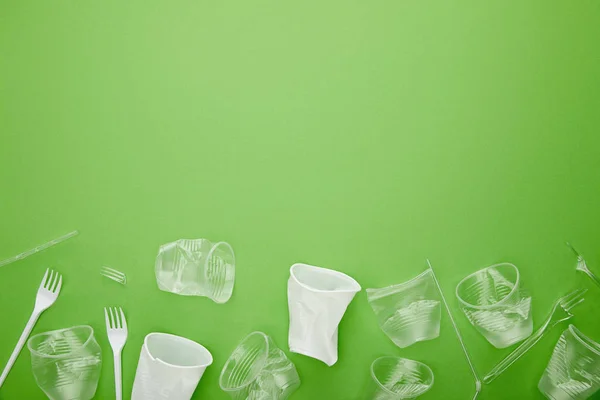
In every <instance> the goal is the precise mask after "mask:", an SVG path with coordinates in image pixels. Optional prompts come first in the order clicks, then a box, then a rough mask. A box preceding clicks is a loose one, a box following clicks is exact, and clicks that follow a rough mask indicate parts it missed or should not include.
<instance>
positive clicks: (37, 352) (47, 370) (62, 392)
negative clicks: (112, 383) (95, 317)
mask: <svg viewBox="0 0 600 400" xmlns="http://www.w3.org/2000/svg"><path fill="white" fill-rule="evenodd" d="M27 347H28V348H29V351H30V352H31V368H32V370H33V376H34V378H35V381H36V383H37V384H38V386H39V387H40V389H42V391H43V392H44V393H45V394H46V396H48V398H49V399H51V400H73V399H76V400H90V399H92V398H93V397H94V395H95V394H96V389H97V387H98V380H99V379H100V372H101V371H102V352H101V350H100V346H99V345H98V342H96V338H94V329H92V327H91V326H87V325H81V326H75V327H72V328H68V329H60V330H56V331H51V332H44V333H40V334H37V335H35V336H32V337H31V338H30V339H29V341H28V342H27Z"/></svg>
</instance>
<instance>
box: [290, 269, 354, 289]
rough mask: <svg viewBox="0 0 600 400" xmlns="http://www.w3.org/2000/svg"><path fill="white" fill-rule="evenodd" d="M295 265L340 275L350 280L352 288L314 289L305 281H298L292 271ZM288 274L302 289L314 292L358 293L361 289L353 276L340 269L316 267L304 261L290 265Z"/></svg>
mask: <svg viewBox="0 0 600 400" xmlns="http://www.w3.org/2000/svg"><path fill="white" fill-rule="evenodd" d="M296 267H309V268H311V269H316V270H320V271H322V272H325V273H326V274H329V275H335V276H341V277H343V278H344V279H346V280H348V281H349V282H350V284H351V285H352V286H353V287H354V288H353V289H342V290H322V289H315V288H313V287H311V286H308V285H307V284H305V283H302V282H300V280H299V279H298V278H297V277H296V274H295V273H294V269H296ZM290 276H291V277H292V278H293V279H294V281H295V282H296V283H297V284H298V285H300V286H302V287H303V288H304V289H306V290H309V291H311V292H315V293H358V292H360V291H361V290H362V287H361V286H360V284H359V283H358V282H357V281H356V279H354V278H353V277H351V276H350V275H348V274H345V273H343V272H341V271H337V270H335V269H329V268H323V267H317V266H316V265H310V264H304V263H296V264H294V265H292V266H291V267H290Z"/></svg>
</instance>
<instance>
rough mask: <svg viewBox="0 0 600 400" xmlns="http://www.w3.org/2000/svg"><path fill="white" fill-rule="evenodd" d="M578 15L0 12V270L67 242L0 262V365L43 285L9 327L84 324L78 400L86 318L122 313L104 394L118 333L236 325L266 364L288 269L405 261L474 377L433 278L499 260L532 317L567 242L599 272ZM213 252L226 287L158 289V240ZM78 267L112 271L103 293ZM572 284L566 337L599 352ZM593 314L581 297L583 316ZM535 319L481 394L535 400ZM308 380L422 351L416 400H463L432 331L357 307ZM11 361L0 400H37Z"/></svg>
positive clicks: (328, 7) (526, 5) (466, 7)
mask: <svg viewBox="0 0 600 400" xmlns="http://www.w3.org/2000/svg"><path fill="white" fill-rule="evenodd" d="M599 18H600V5H599V3H598V2H594V1H590V0H583V1H576V2H567V1H554V2H551V3H548V2H546V1H537V0H536V1H525V2H523V1H508V2H496V3H493V4H490V3H489V2H484V3H481V2H476V1H459V2H455V3H447V2H431V1H425V2H423V1H412V0H409V1H355V0H350V1H338V0H331V1H326V2H323V1H318V2H317V1H313V0H308V1H302V2H282V1H273V0H258V1H252V2H250V1H230V2H227V1H225V2H223V1H219V2H214V1H204V0H200V1H199V0H195V1H191V0H174V1H158V0H146V1H140V0H132V1H126V2H123V1H115V0H103V1H96V0H88V1H65V0H55V1H30V0H19V1H17V0H0V221H1V222H0V224H1V228H2V229H0V258H5V257H9V256H12V255H14V254H16V253H18V252H20V251H23V250H24V249H26V248H29V247H31V246H33V245H36V244H39V243H40V242H43V241H44V240H49V239H51V238H53V237H55V236H58V235H61V234H63V233H66V232H68V231H70V230H72V229H79V230H80V231H81V235H80V236H79V237H77V238H75V239H73V240H72V241H70V242H68V243H65V244H63V245H61V246H59V247H56V248H53V249H51V250H48V251H46V252H44V253H43V254H39V255H36V256H33V257H31V258H29V259H27V260H24V261H21V262H19V263H15V264H12V265H10V266H8V267H5V268H2V270H0V307H1V309H2V323H1V326H2V328H1V329H0V343H1V346H0V365H3V364H4V362H5V360H7V359H8V357H9V355H10V353H11V351H12V348H13V346H14V344H15V343H16V341H17V338H18V336H19V334H20V332H21V330H22V328H23V326H24V325H25V322H26V321H27V318H28V315H29V313H30V311H31V307H32V305H33V299H34V295H35V290H36V288H37V286H38V284H39V280H40V279H41V276H42V275H43V271H44V270H45V269H46V268H47V267H49V266H52V267H55V268H56V269H58V270H59V271H60V272H62V273H63V274H64V276H65V283H64V287H63V292H62V293H61V296H60V299H59V300H58V302H57V303H56V304H55V306H53V308H51V309H50V310H48V311H47V312H46V313H45V314H44V315H43V316H42V318H41V319H40V321H39V322H38V324H37V326H36V328H35V330H34V333H37V332H43V331H46V330H52V329H59V328H65V327H69V326H73V325H79V324H90V325H92V326H93V327H94V328H95V329H96V334H97V335H96V336H97V339H98V341H99V343H100V345H101V346H102V349H103V354H104V360H105V362H104V365H103V377H102V378H101V382H100V387H99V390H98V394H97V396H96V398H99V399H109V398H112V396H113V378H112V361H111V359H112V357H111V353H110V348H109V345H108V340H107V338H106V335H105V331H104V319H103V312H102V308H103V307H104V306H109V305H122V306H123V307H124V308H125V309H126V311H127V315H128V322H129V328H130V336H129V341H128V343H127V345H126V347H125V350H124V354H123V357H124V361H123V371H124V372H123V378H124V393H125V397H124V398H129V394H130V392H131V387H132V384H133V378H134V375H135V368H136V365H137V359H138V356H139V351H140V348H141V344H142V340H143V337H144V336H145V335H146V334H147V333H149V332H154V331H164V332H169V333H174V334H178V335H181V336H185V337H188V338H190V339H193V340H196V341H198V342H200V343H202V344H203V345H205V346H206V347H207V348H209V349H210V350H211V352H212V353H213V356H214V358H215V362H214V364H213V365H212V366H211V367H210V368H208V370H207V371H206V373H205V375H204V377H203V378H202V381H201V383H200V385H199V387H198V390H197V391H196V395H195V396H194V398H195V399H196V398H197V399H215V400H218V399H226V395H225V394H224V393H223V392H221V391H220V389H219V386H218V377H219V373H220V370H221V368H222V366H223V364H224V363H225V361H226V359H227V357H228V356H229V354H230V352H231V351H232V350H233V348H234V347H235V346H236V344H237V343H238V342H239V340H241V339H242V338H243V337H244V336H245V335H246V334H247V333H249V332H251V331H254V330H262V331H264V332H266V333H268V334H269V335H271V336H272V337H273V338H274V340H275V341H276V342H277V344H278V345H279V346H280V347H281V348H283V349H285V350H286V351H287V327H288V314H287V300H286V282H287V277H288V274H289V271H288V269H289V267H290V266H291V265H292V264H293V263H295V262H306V263H310V264H314V265H319V266H322V267H327V268H333V269H338V270H341V271H343V272H345V273H347V274H349V275H351V276H353V277H354V278H356V279H357V280H358V281H359V282H360V284H361V285H362V287H363V288H369V287H381V286H386V285H390V284H394V283H397V282H401V281H403V280H406V279H408V278H410V277H412V276H415V275H416V274H417V273H419V272H421V271H423V270H424V268H425V267H426V264H425V259H426V258H427V257H429V258H430V259H431V261H432V262H433V263H434V266H435V267H436V270H437V273H438V276H439V279H440V281H441V285H442V287H443V289H444V291H445V293H446V295H447V297H448V298H449V299H450V302H451V306H452V309H453V311H454V313H455V316H456V318H457V321H458V323H459V325H460V328H461V329H462V331H463V334H464V336H465V339H466V341H467V343H468V346H469V349H470V351H471V352H472V353H473V356H474V361H475V363H476V365H477V367H478V369H479V372H480V373H481V374H482V375H483V374H484V373H485V372H487V371H488V370H489V369H491V367H492V366H493V365H494V364H495V363H496V362H497V361H499V360H500V359H501V358H502V357H503V356H504V355H506V354H508V353H509V352H510V350H511V349H504V350H496V349H494V348H492V347H491V346H490V345H489V344H488V343H487V342H486V341H485V339H483V337H481V336H480V335H479V334H478V333H477V332H475V330H474V329H473V328H472V327H471V326H470V325H469V324H468V322H467V321H466V319H465V318H464V316H463V315H462V314H461V313H460V311H459V309H458V304H457V301H456V298H455V297H454V287H455V285H456V283H458V281H459V280H460V279H461V278H462V277H464V276H465V275H467V274H469V273H470V272H473V271H475V270H476V269H479V268H482V267H485V266H487V265H490V264H493V263H497V262H502V261H509V262H513V263H515V264H516V265H517V266H518V267H519V268H520V270H521V273H522V277H523V284H524V286H525V287H526V288H527V289H528V290H529V291H530V292H531V294H532V295H533V298H534V300H533V313H534V325H535V326H536V327H537V326H538V325H539V324H540V323H541V321H542V320H543V318H544V317H545V316H546V314H547V312H548V311H549V310H550V308H551V305H552V303H553V301H554V299H555V298H557V297H558V296H559V295H562V294H564V293H566V292H567V291H568V290H570V289H571V288H572V287H574V286H575V285H576V284H583V285H589V283H588V282H587V281H586V280H585V279H583V278H582V277H578V276H577V274H576V273H575V271H574V268H575V260H574V258H573V256H572V254H571V253H570V251H569V250H568V249H567V248H566V246H565V245H564V241H565V240H570V241H571V242H572V243H573V244H574V245H575V246H576V247H577V248H578V249H579V250H580V251H581V252H583V254H584V255H585V256H586V258H587V259H588V263H589V265H590V268H592V269H595V270H596V271H597V272H600V253H598V250H597V247H596V246H597V244H598V240H599V238H600V208H599V207H598V196H599V195H600V190H599V188H598V183H599V178H600V157H599V155H600V154H599V153H600V152H599V150H600V136H599V132H600V113H599V112H598V110H599V109H600V79H599V76H600V58H599V57H598V54H599V51H600V45H599V42H598V38H599V37H600V24H598V20H599ZM198 237H206V238H210V239H212V240H226V241H228V242H230V243H231V244H232V245H233V247H234V249H235V251H236V256H237V281H236V287H235V290H234V294H233V297H232V299H231V300H230V301H229V302H228V303H227V304H225V305H217V304H214V303H212V302H211V301H210V300H208V299H205V298H184V297H178V296H175V295H171V294H168V293H163V292H160V291H159V290H158V288H157V286H156V282H155V278H154V257H155V256H156V253H157V251H158V246H159V245H160V244H162V243H166V242H169V241H173V240H176V239H178V238H198ZM101 265H109V266H111V267H113V268H117V269H120V270H122V271H124V272H126V273H127V274H128V278H129V280H130V283H129V285H128V286H127V287H125V288H123V287H120V286H119V285H117V284H114V283H113V282H110V281H107V280H105V279H103V278H101V277H100V275H99V268H100V266H101ZM593 290H595V289H591V290H590V295H589V297H588V301H586V303H585V305H584V306H582V307H581V308H578V309H577V316H576V319H575V323H576V324H577V326H578V327H579V328H580V329H581V330H583V331H584V332H585V333H586V334H588V335H589V336H591V337H593V338H596V339H597V340H600V320H599V319H598V317H597V315H598V314H597V311H595V310H597V304H598V301H600V291H596V292H593ZM594 302H595V303H594ZM559 335H560V329H558V330H555V331H553V332H552V333H551V334H549V335H548V337H546V338H544V339H543V340H542V341H541V342H540V343H539V344H538V345H537V346H536V347H535V348H534V349H533V350H531V351H530V353H528V355H527V356H525V357H524V358H523V359H522V360H520V361H519V362H518V363H517V364H516V365H514V366H513V367H512V368H511V369H510V370H508V371H507V372H506V373H505V374H504V375H503V376H502V377H500V378H499V379H497V380H496V381H495V382H494V383H493V384H492V385H490V386H486V387H485V388H484V392H483V394H482V396H481V398H482V399H498V400H500V399H542V398H543V396H542V395H541V394H540V393H539V392H538V390H537V381H538V380H539V377H540V376H541V373H542V371H543V369H544V367H545V365H546V363H547V361H548V359H549V357H550V352H551V349H552V348H553V346H554V344H555V342H556V340H557V338H558V336H559ZM339 352H340V354H339V355H340V357H339V361H338V363H337V364H336V365H335V366H333V367H331V368H329V367H327V366H325V365H324V364H322V363H320V362H318V361H316V360H313V359H310V358H307V357H304V356H301V355H297V354H289V352H288V354H289V355H290V358H291V359H292V360H293V361H294V362H295V363H296V366H297V367H298V370H299V373H300V375H301V379H302V381H303V384H302V386H301V387H300V389H299V390H298V391H297V392H296V394H295V395H294V396H293V399H328V400H346V399H355V398H357V396H358V393H359V391H360V390H361V388H362V387H363V386H364V385H365V383H366V382H367V379H368V374H369V365H370V363H371V362H372V361H373V360H374V359H375V358H377V357H379V356H381V355H388V354H390V355H400V356H403V357H407V358H413V359H416V360H419V361H422V362H425V363H427V364H428V365H430V366H431V368H432V369H433V370H434V373H435V381H436V383H435V385H434V387H433V389H432V390H431V391H430V392H428V393H427V394H426V395H423V396H422V397H421V398H422V399H423V400H427V399H470V398H471V397H470V396H472V392H473V383H472V378H471V376H470V374H469V370H468V368H467V365H466V363H465V361H464V359H463V356H462V353H461V351H460V347H459V345H458V342H457V341H456V338H455V336H454V333H453V331H452V328H451V325H450V323H449V320H448V318H447V317H443V319H442V329H441V336H440V338H439V339H436V340H434V341H430V342H424V343H418V344H416V345H414V346H411V347H410V348H408V349H404V350H401V349H399V348H397V347H395V346H394V345H393V344H392V342H391V341H389V340H388V338H387V337H385V335H384V334H383V333H382V332H381V331H380V329H379V327H378V325H377V322H376V318H375V315H374V314H373V312H372V310H371V309H370V308H369V305H368V304H367V301H366V295H365V293H364V291H363V292H361V293H359V294H358V295H357V296H356V298H355V300H354V301H353V303H352V304H351V305H350V307H349V309H348V311H347V313H346V316H345V318H344V320H343V321H342V323H341V326H340V344H339ZM27 353H28V352H27V350H26V349H25V350H24V351H23V353H22V355H21V357H20V358H19V359H18V361H17V363H16V365H15V367H14V369H13V370H12V373H11V374H10V376H9V377H8V379H7V381H6V383H5V385H4V386H3V387H2V389H1V390H0V398H2V399H4V400H13V399H28V400H29V399H32V400H33V399H43V398H44V397H43V394H42V392H41V391H40V390H39V389H38V388H37V386H36V384H35V382H34V380H33V376H32V374H31V371H30V360H29V355H28V354H27Z"/></svg>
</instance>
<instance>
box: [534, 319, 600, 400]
mask: <svg viewBox="0 0 600 400" xmlns="http://www.w3.org/2000/svg"><path fill="white" fill-rule="evenodd" d="M538 388H539V389H540V391H541V392H542V393H543V394H544V395H545V396H546V397H547V398H549V399H552V400H584V399H587V398H589V397H591V396H592V395H593V394H594V393H596V392H597V391H598V389H599V388H600V344H598V343H596V342H594V341H593V340H592V339H590V338H588V337H587V336H585V335H584V334H583V333H581V332H580V331H579V330H578V329H577V328H576V327H575V326H574V325H569V327H568V328H567V329H566V330H565V331H564V332H563V333H562V335H561V336H560V338H559V339H558V343H556V346H555V347H554V352H553V353H552V357H551V358H550V362H549V363H548V366H547V367H546V370H545V371H544V374H543V375H542V378H541V379H540V382H539V384H538Z"/></svg>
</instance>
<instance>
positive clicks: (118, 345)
mask: <svg viewBox="0 0 600 400" xmlns="http://www.w3.org/2000/svg"><path fill="white" fill-rule="evenodd" d="M104 318H105V319H106V334H107V335H108V341H109V342H110V347H112V351H113V358H114V364H115V392H116V400H121V399H122V398H123V397H122V396H123V383H122V378H121V351H122V350H123V347H124V346H125V342H127V320H126V319H125V314H124V313H123V309H121V307H119V308H117V307H109V308H108V309H106V307H105V308H104Z"/></svg>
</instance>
